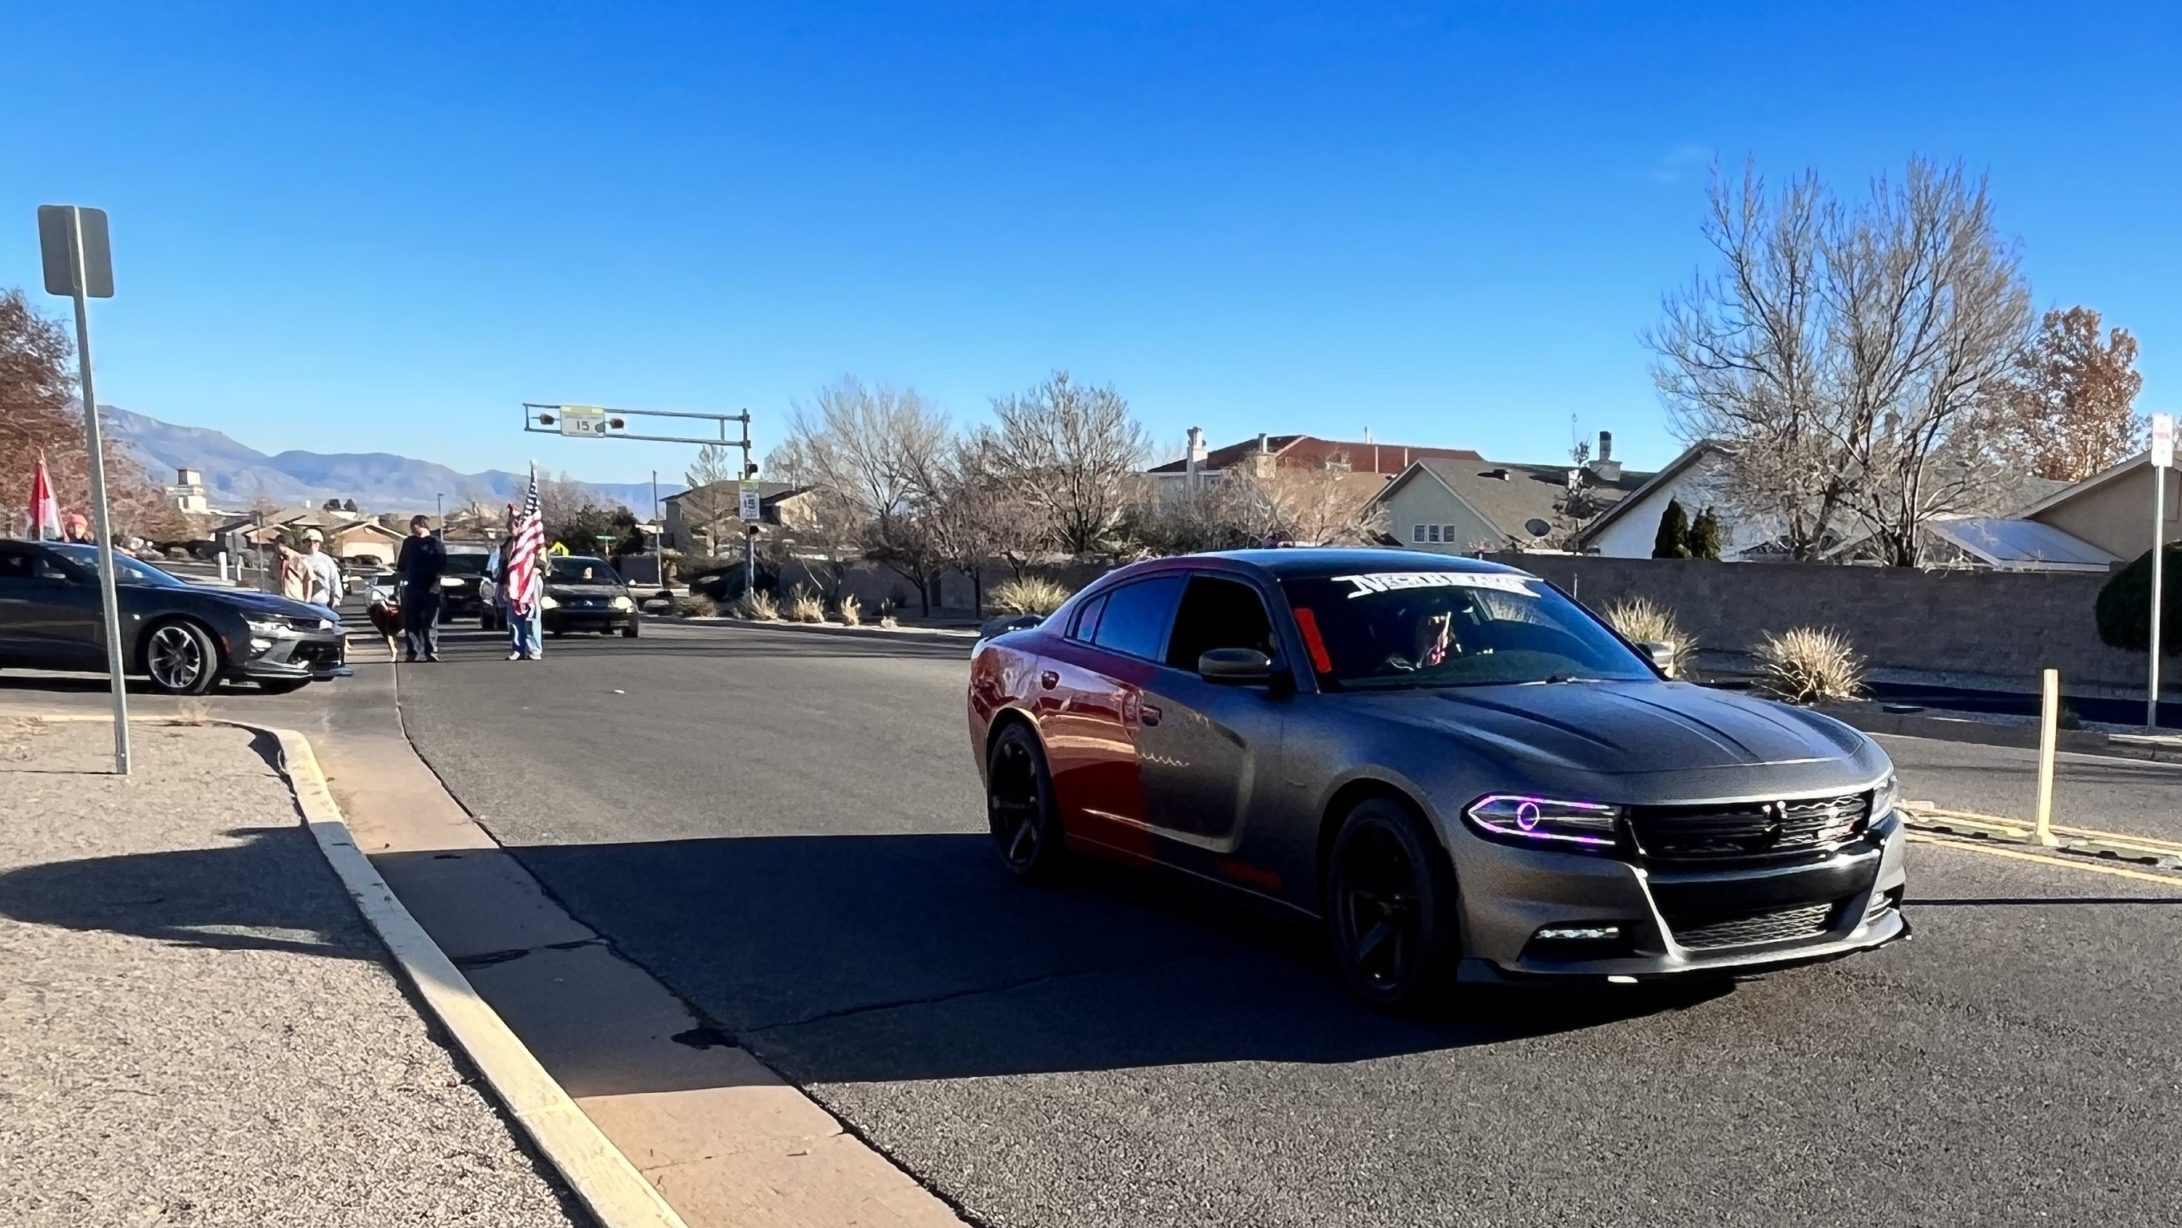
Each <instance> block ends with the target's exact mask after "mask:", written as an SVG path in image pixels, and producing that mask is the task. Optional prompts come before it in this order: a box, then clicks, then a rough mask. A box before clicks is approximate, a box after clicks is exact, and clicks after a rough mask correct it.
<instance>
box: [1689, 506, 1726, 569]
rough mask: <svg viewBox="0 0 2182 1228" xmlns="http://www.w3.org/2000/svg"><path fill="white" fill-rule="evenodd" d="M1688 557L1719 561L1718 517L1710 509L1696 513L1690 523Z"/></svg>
mask: <svg viewBox="0 0 2182 1228" xmlns="http://www.w3.org/2000/svg"><path fill="white" fill-rule="evenodd" d="M1689 548H1690V557H1691V558H1693V559H1710V560H1712V561H1713V562H1715V563H1717V562H1719V561H1720V517H1719V516H1718V515H1716V514H1715V513H1714V512H1713V510H1712V509H1711V508H1709V507H1708V508H1706V509H1705V510H1704V511H1701V512H1699V513H1697V519H1695V520H1693V521H1691V522H1690V536H1689Z"/></svg>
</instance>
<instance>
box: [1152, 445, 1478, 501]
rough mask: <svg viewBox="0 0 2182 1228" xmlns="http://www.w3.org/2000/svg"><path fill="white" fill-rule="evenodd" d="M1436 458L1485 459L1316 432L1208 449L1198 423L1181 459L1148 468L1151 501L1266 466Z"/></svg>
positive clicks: (1348, 466)
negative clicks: (1243, 471) (1333, 436)
mask: <svg viewBox="0 0 2182 1228" xmlns="http://www.w3.org/2000/svg"><path fill="white" fill-rule="evenodd" d="M1432 458H1438V459H1445V460H1457V461H1476V460H1481V459H1483V458H1482V457H1480V456H1479V455H1478V454H1477V453H1475V452H1472V451H1470V450H1469V449H1468V448H1424V447H1417V446H1415V445H1413V444H1396V443H1380V442H1378V441H1376V440H1373V439H1368V438H1367V439H1363V440H1346V439H1322V438H1320V437H1319V436H1316V435H1260V436H1258V437H1257V438H1256V439H1246V440H1244V441H1243V442H1241V443H1231V444H1228V445H1227V446H1226V447H1222V448H1213V449H1210V450H1207V449H1206V447H1205V432H1204V429H1203V428H1202V427H1195V426H1193V427H1191V428H1190V429H1189V442H1188V444H1187V446H1186V447H1185V448H1184V451H1183V454H1182V458H1181V459H1180V460H1173V461H1168V462H1167V463H1166V464H1164V465H1154V466H1153V467H1152V468H1150V469H1147V470H1145V471H1144V476H1145V479H1146V481H1147V482H1149V484H1150V494H1151V498H1152V500H1153V501H1154V502H1158V501H1160V500H1163V499H1166V498H1168V497H1170V496H1173V495H1177V494H1183V493H1186V492H1188V491H1190V490H1192V489H1194V488H1195V487H1196V486H1197V485H1199V484H1200V483H1203V482H1208V481H1217V480H1218V479H1219V478H1221V477H1222V476H1224V475H1225V474H1227V473H1228V472H1230V471H1233V470H1238V469H1242V468H1245V467H1255V468H1256V469H1263V468H1265V467H1271V466H1275V465H1295V466H1304V467H1307V468H1311V469H1338V470H1346V471H1348V472H1351V473H1376V474H1381V475H1385V476H1392V475H1394V474H1398V473H1400V472H1402V471H1403V470H1405V469H1407V468H1409V466H1410V465H1411V464H1413V463H1415V462H1417V461H1420V460H1426V459H1432Z"/></svg>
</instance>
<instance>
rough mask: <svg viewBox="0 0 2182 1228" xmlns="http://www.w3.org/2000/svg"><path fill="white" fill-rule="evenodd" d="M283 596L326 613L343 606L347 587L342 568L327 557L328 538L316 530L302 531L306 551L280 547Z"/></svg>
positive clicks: (284, 546)
mask: <svg viewBox="0 0 2182 1228" xmlns="http://www.w3.org/2000/svg"><path fill="white" fill-rule="evenodd" d="M280 558H281V578H280V588H281V592H282V593H283V594H285V595H286V596H289V597H293V598H295V599H296V600H297V601H308V602H310V603H311V604H312V605H322V606H325V607H326V608H327V609H329V610H330V609H332V608H333V607H335V606H337V605H339V604H340V603H341V595H342V593H343V592H344V590H345V588H346V585H345V583H344V581H343V580H342V578H341V565H340V564H339V563H336V562H334V561H333V556H332V555H330V554H327V553H326V535H325V534H323V533H321V532H319V531H318V530H316V529H305V530H304V531H303V548H302V549H301V550H297V549H294V548H292V547H290V546H289V545H288V544H287V543H285V542H283V543H281V546H280Z"/></svg>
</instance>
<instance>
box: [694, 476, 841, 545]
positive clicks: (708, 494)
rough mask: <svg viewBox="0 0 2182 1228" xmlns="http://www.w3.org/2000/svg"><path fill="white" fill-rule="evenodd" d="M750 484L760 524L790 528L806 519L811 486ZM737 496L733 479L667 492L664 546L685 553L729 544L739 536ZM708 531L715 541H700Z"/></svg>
mask: <svg viewBox="0 0 2182 1228" xmlns="http://www.w3.org/2000/svg"><path fill="white" fill-rule="evenodd" d="M752 485H754V486H756V487H757V488H758V522H759V524H761V525H785V526H788V527H790V528H793V527H795V526H796V525H798V524H799V523H801V522H802V521H803V520H804V519H805V517H806V515H807V511H808V509H807V508H806V507H805V506H804V505H805V504H807V503H808V502H810V496H811V488H810V487H808V486H796V485H792V484H790V483H787V482H755V483H752ZM740 499H741V494H740V491H739V489H738V484H737V483H735V482H710V483H707V484H705V485H703V486H698V487H695V488H693V489H690V490H685V491H683V492H682V493H680V494H676V495H668V496H667V498H666V500H665V503H666V507H667V514H666V518H665V520H664V522H663V524H664V527H665V530H666V531H665V537H666V546H667V548H668V549H670V550H681V551H685V552H687V551H691V550H706V549H709V550H715V551H717V550H722V549H725V548H726V547H728V546H730V545H732V544H733V543H734V541H735V540H736V539H737V538H739V537H740V536H741V535H742V528H743V525H742V518H741V517H740V516H738V515H737V514H736V513H737V511H738V510H739V505H740ZM714 522H716V523H714ZM708 531H712V532H716V533H717V535H718V541H717V542H707V541H704V540H703V538H704V536H705V535H706V533H707V532H708Z"/></svg>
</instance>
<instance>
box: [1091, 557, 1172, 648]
mask: <svg viewBox="0 0 2182 1228" xmlns="http://www.w3.org/2000/svg"><path fill="white" fill-rule="evenodd" d="M1181 594H1182V577H1180V576H1159V577H1156V578H1154V579H1150V580H1139V581H1137V582H1136V583H1134V584H1124V585H1122V586H1121V587H1120V588H1117V589H1115V590H1114V591H1112V592H1111V593H1108V594H1107V595H1106V614H1105V616H1104V617H1102V618H1100V619H1099V626H1098V631H1097V633H1096V635H1095V638H1094V639H1093V640H1092V642H1093V643H1095V644H1097V645H1098V646H1099V647H1101V648H1104V649H1106V650H1108V651H1109V652H1121V653H1127V654H1128V655H1130V656H1132V657H1144V658H1146V659H1147V660H1152V661H1156V660H1158V659H1159V654H1160V649H1161V648H1163V647H1164V646H1165V645H1166V643H1167V628H1169V627H1171V626H1173V625H1174V606H1175V601H1176V600H1177V599H1178V598H1179V597H1180V596H1181Z"/></svg>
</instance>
